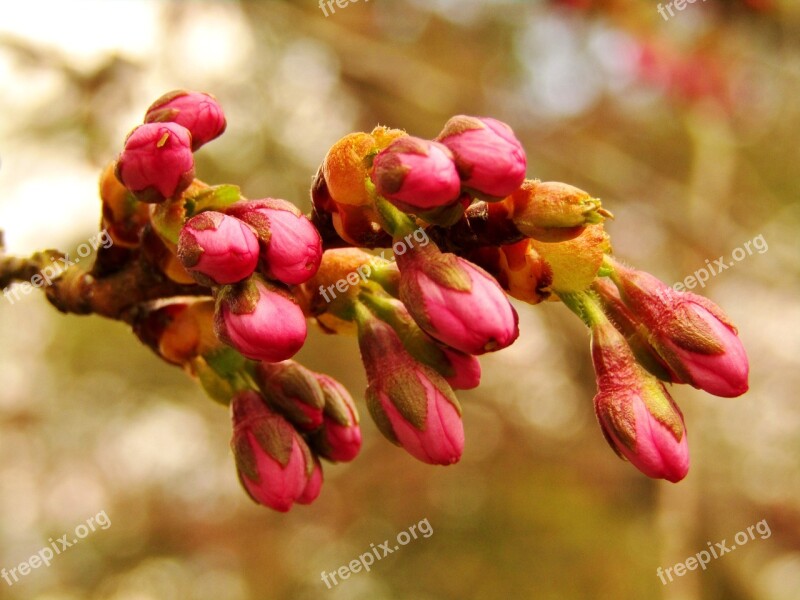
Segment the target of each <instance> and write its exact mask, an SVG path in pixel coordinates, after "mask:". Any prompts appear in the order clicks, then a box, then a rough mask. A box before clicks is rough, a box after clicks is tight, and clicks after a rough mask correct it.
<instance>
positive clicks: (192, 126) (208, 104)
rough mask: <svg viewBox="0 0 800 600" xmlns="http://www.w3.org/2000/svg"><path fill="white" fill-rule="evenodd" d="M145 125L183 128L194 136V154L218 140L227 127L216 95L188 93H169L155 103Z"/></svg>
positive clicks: (184, 91)
mask: <svg viewBox="0 0 800 600" xmlns="http://www.w3.org/2000/svg"><path fill="white" fill-rule="evenodd" d="M144 122H145V123H164V122H171V123H177V124H178V125H183V126H184V127H185V128H186V129H188V130H189V132H190V133H191V134H192V150H193V151H196V150H197V149H198V148H200V146H202V145H203V144H205V143H207V142H210V141H211V140H213V139H215V138H218V137H219V136H220V135H222V134H223V132H224V131H225V127H226V126H227V123H226V122H225V114H224V113H223V112H222V107H221V106H220V105H219V102H217V100H216V98H214V96H212V95H211V94H205V93H201V92H187V91H186V90H176V91H174V92H169V93H167V94H164V95H163V96H161V98H159V99H158V100H156V101H155V102H153V104H151V105H150V108H148V109H147V113H146V114H145V116H144Z"/></svg>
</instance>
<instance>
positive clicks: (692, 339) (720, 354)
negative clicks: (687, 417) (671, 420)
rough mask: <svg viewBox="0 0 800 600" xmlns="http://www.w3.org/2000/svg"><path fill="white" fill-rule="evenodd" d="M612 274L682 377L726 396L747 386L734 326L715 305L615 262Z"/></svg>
mask: <svg viewBox="0 0 800 600" xmlns="http://www.w3.org/2000/svg"><path fill="white" fill-rule="evenodd" d="M611 277H612V279H613V280H614V283H615V284H616V285H617V287H618V288H619V291H620V295H621V297H622V299H623V301H624V302H625V304H626V305H627V306H628V307H629V308H630V309H631V312H633V314H634V315H635V316H636V318H637V319H639V321H641V323H642V325H643V326H644V328H645V329H646V331H647V334H648V339H649V341H650V343H651V344H652V345H653V347H654V348H655V349H656V352H658V354H659V355H660V356H661V358H662V360H663V361H664V362H665V363H666V364H667V366H669V368H670V370H671V371H672V372H673V373H674V374H675V375H676V376H677V378H679V379H680V381H682V382H684V383H688V384H690V385H692V386H694V387H696V388H699V389H701V390H704V391H706V392H708V393H709V394H714V395H715V396H722V397H725V398H733V397H736V396H741V395H742V394H744V393H745V392H746V391H747V390H748V387H749V385H748V376H749V372H750V365H749V362H748V359H747V353H746V352H745V349H744V346H743V345H742V342H741V340H740V339H739V338H738V336H737V331H736V327H734V325H733V323H731V322H730V320H729V319H728V317H727V316H726V315H725V313H723V312H722V309H720V308H719V307H718V306H717V305H716V304H714V303H713V302H711V301H710V300H708V299H706V298H703V297H702V296H698V295H697V294H692V293H689V292H679V291H677V290H675V289H673V288H671V287H670V286H668V285H666V284H665V283H663V282H661V281H659V280H658V279H657V278H655V277H653V276H652V275H650V274H649V273H645V272H644V271H637V270H635V269H629V268H627V267H624V266H623V265H620V264H618V263H615V264H614V270H613V273H612V275H611Z"/></svg>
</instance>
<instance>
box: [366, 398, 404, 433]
mask: <svg viewBox="0 0 800 600" xmlns="http://www.w3.org/2000/svg"><path fill="white" fill-rule="evenodd" d="M366 397H367V398H366V400H367V410H368V411H369V414H370V416H371V417H372V420H373V421H374V422H375V425H376V426H377V428H378V431H380V432H381V433H382V434H383V436H384V437H385V438H386V439H387V440H389V441H390V442H392V443H393V444H394V445H396V446H399V445H400V440H398V439H397V435H395V433H394V428H393V427H392V422H391V421H390V420H389V417H388V416H387V415H386V411H385V410H383V406H382V405H381V400H380V397H379V395H378V392H377V391H375V388H373V387H372V386H371V385H370V386H369V387H368V388H367V393H366Z"/></svg>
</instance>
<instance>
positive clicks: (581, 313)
mask: <svg viewBox="0 0 800 600" xmlns="http://www.w3.org/2000/svg"><path fill="white" fill-rule="evenodd" d="M558 297H559V298H560V299H561V301H562V302H563V303H564V305H565V306H566V307H567V308H569V309H570V310H571V311H572V312H574V313H575V314H576V315H578V317H579V318H580V320H581V321H583V322H584V324H585V325H586V326H587V327H589V328H590V329H593V328H595V327H597V326H598V325H603V324H605V323H608V322H609V321H608V317H606V314H605V312H603V308H602V306H601V305H600V301H599V299H598V298H597V296H596V295H595V293H594V292H574V293H569V294H558Z"/></svg>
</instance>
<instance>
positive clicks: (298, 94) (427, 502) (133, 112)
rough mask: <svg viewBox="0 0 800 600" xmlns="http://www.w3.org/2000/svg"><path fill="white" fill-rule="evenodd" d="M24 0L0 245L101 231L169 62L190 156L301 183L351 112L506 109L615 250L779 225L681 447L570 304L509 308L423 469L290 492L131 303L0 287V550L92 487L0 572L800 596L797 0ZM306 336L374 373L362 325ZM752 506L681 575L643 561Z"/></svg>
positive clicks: (690, 268) (351, 369) (111, 584)
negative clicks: (396, 544) (90, 312)
mask: <svg viewBox="0 0 800 600" xmlns="http://www.w3.org/2000/svg"><path fill="white" fill-rule="evenodd" d="M656 4H657V3H656V2H655V1H653V2H650V1H644V0H605V1H603V0H583V1H579V0H574V1H571V2H566V1H564V2H546V1H544V0H538V1H536V0H532V1H524V0H520V1H517V2H514V1H503V0H493V1H490V0H485V1H477V0H371V1H369V2H366V0H362V1H360V2H354V3H352V4H349V5H346V7H345V8H336V11H335V13H334V14H329V16H327V17H326V16H324V14H323V12H322V11H321V10H320V8H319V7H318V6H317V5H316V4H315V3H314V2H311V1H308V2H306V1H300V2H278V1H261V2H252V3H250V2H235V1H233V0H230V1H219V2H199V1H198V2H157V1H155V0H149V1H123V0H115V1H114V2H109V1H106V0H95V1H78V0H72V1H52V2H41V1H26V2H15V3H5V4H4V5H3V6H2V9H0V227H1V228H2V229H3V230H5V239H6V245H7V251H8V252H9V253H14V254H21V255H22V254H26V253H29V252H32V251H34V250H37V249H41V248H46V247H59V248H61V249H63V250H68V251H73V252H74V250H75V248H77V246H78V245H79V244H81V243H82V242H84V241H86V239H87V238H88V237H89V236H90V235H92V234H93V233H95V232H96V231H97V223H98V220H99V208H100V205H99V200H98V197H97V192H96V181H97V177H98V175H99V172H100V169H101V168H102V167H103V166H104V165H105V164H106V162H107V161H109V160H110V159H111V158H113V157H114V156H115V154H116V153H117V152H118V151H119V149H120V147H121V143H122V140H123V137H124V135H125V134H126V133H127V132H128V131H129V130H130V129H131V128H132V127H133V126H135V125H136V124H137V123H138V122H140V120H141V118H142V115H143V113H144V110H145V108H146V107H147V106H148V105H149V103H150V102H151V101H152V100H154V99H155V98H156V97H158V96H159V95H161V94H162V93H163V92H165V91H168V90H171V89H174V88H181V87H183V88H190V89H200V90H205V91H209V92H212V93H213V94H215V95H216V96H217V97H218V98H219V100H220V101H221V102H222V104H223V106H224V108H225V110H226V112H227V115H228V120H229V127H228V131H227V133H226V134H225V135H224V136H223V137H222V138H221V139H220V140H218V141H215V142H214V143H213V144H210V145H209V146H207V147H206V148H204V149H203V150H202V151H201V152H200V153H199V155H198V161H199V164H198V174H199V176H200V177H202V178H203V179H204V180H206V181H209V182H214V183H222V182H229V183H238V184H239V185H241V186H242V188H243V192H244V194H245V195H247V196H249V197H261V196H266V195H272V196H281V197H285V198H288V199H290V200H292V201H294V202H296V203H297V204H298V205H300V206H301V207H302V208H303V209H307V208H308V187H309V183H310V178H311V175H312V174H313V173H314V171H315V169H316V167H317V166H318V165H319V163H320V161H321V160H322V158H323V156H324V155H325V152H326V150H327V148H328V147H329V146H330V145H331V144H332V143H333V142H335V141H336V140H337V139H338V138H339V137H341V136H342V135H344V134H346V133H349V132H350V131H356V130H369V129H371V128H372V127H373V126H374V125H375V124H378V123H381V124H386V125H391V126H395V127H401V128H405V129H407V130H408V131H409V132H411V133H413V134H416V135H420V136H425V137H432V136H434V135H436V134H437V133H438V131H439V129H440V128H441V126H442V124H443V123H444V122H445V120H446V119H447V118H448V117H449V116H451V115H453V114H458V113H467V114H477V115H487V116H494V117H496V118H500V119H502V120H505V121H507V122H508V123H509V124H511V125H512V127H513V128H514V129H515V130H516V132H517V133H518V135H519V137H520V138H521V139H522V140H523V142H524V144H525V146H526V148H527V151H528V157H529V176H531V177H538V178H541V179H544V180H560V181H565V182H568V183H571V184H574V185H577V186H579V187H582V188H584V189H586V190H588V191H590V192H591V193H592V194H593V195H595V196H599V197H601V198H602V199H603V201H604V203H605V205H606V206H607V207H608V208H609V209H610V210H612V211H613V212H614V213H615V215H616V217H617V219H616V221H614V222H613V223H610V224H609V226H608V229H609V231H610V232H611V234H612V239H613V242H614V247H615V251H616V253H617V254H618V255H619V256H621V257H624V258H625V259H626V260H628V261H629V262H631V263H633V264H635V265H637V266H639V267H641V268H644V269H646V270H649V271H651V272H653V273H654V274H656V275H657V276H659V277H661V278H662V279H664V280H665V281H667V282H670V283H672V282H674V281H679V280H682V279H683V278H684V277H686V276H687V275H690V274H692V273H693V272H694V271H695V270H696V269H698V268H700V267H703V266H704V265H705V261H706V259H710V260H711V261H714V260H715V259H716V258H717V257H719V256H723V255H724V256H726V257H730V256H731V253H732V252H734V251H735V250H736V249H737V248H739V247H742V246H743V245H744V244H745V243H746V242H748V241H750V240H753V239H754V238H756V237H757V236H763V239H764V240H765V241H766V243H767V244H768V250H767V251H764V252H763V253H761V252H755V253H753V254H752V255H748V256H747V257H745V258H744V259H742V260H741V261H740V262H738V263H736V265H735V267H733V268H730V269H728V270H726V271H724V272H722V273H720V274H719V275H718V276H716V277H714V278H712V279H711V280H710V281H709V282H708V285H707V286H706V287H705V289H704V290H702V292H703V293H705V294H707V295H708V296H710V297H711V298H712V299H713V300H715V301H716V302H718V303H719V304H721V305H722V306H723V307H724V308H725V309H726V310H727V311H728V312H729V314H730V315H731V317H732V318H733V320H734V322H735V323H737V325H738V326H739V328H740V333H741V336H742V338H743V340H744V342H745V345H746V347H747V348H748V350H749V353H750V357H751V360H752V375H751V389H750V392H749V393H748V394H746V395H745V396H744V397H742V398H738V399H733V400H731V399H719V398H713V397H711V396H708V395H706V394H703V393H700V392H696V391H695V390H693V389H688V388H686V387H684V386H681V387H680V388H678V389H676V390H675V391H674V395H675V397H676V400H677V401H678V402H679V404H680V405H681V407H682V408H683V410H684V413H685V416H686V422H687V426H688V428H689V436H690V437H689V439H690V446H691V449H692V461H693V465H692V469H691V471H690V474H689V476H688V477H687V478H686V479H685V480H684V481H683V482H681V483H680V484H678V485H672V484H668V483H665V482H661V481H651V480H649V479H647V478H646V477H644V476H643V475H640V474H639V473H638V472H637V471H636V470H635V469H633V468H632V467H631V466H630V465H628V464H626V463H623V462H622V461H620V460H619V459H617V457H616V456H615V455H614V454H613V452H612V451H611V450H610V449H609V448H608V447H607V446H606V443H605V441H604V440H603V438H602V435H601V434H600V431H599V428H598V427H597V425H596V423H595V420H594V415H593V412H592V406H591V399H592V396H593V394H594V382H593V377H592V372H591V367H590V363H589V357H588V353H587V345H588V339H587V335H586V332H585V331H584V330H583V328H582V325H581V324H580V323H579V322H578V321H577V320H576V319H574V318H572V317H571V315H569V314H568V311H566V309H564V307H563V306H561V305H558V304H555V303H547V304H546V305H542V306H536V307H531V306H527V305H518V307H517V308H518V310H519V312H520V320H521V329H522V333H521V337H520V340H519V341H518V342H517V343H516V344H515V345H514V346H513V347H511V348H509V349H507V350H505V351H502V352H500V353H497V354H496V355H492V356H487V357H485V358H484V359H482V364H483V367H484V378H483V384H482V386H481V387H480V388H479V389H478V390H476V391H472V392H468V393H460V394H459V395H460V398H461V400H462V404H463V409H464V420H465V427H466V433H467V448H466V451H465V454H464V457H463V460H462V461H461V463H460V464H458V465H456V466H452V467H448V468H432V467H429V466H426V465H423V464H421V463H418V462H416V461H415V460H413V459H412V458H411V457H409V456H408V455H406V454H405V453H404V452H403V451H401V450H399V449H397V448H395V447H394V446H392V445H391V444H389V443H388V442H386V441H385V440H384V439H383V438H382V437H381V436H380V434H379V432H378V431H377V430H376V429H375V427H374V426H373V425H372V423H371V422H370V421H369V418H368V417H367V415H366V411H362V412H363V414H362V416H363V428H364V433H365V438H366V440H365V447H364V449H363V451H362V453H361V456H360V457H359V458H358V459H357V460H356V461H355V462H353V463H351V464H348V465H338V466H329V467H328V468H326V471H325V474H326V483H325V486H324V489H323V493H322V495H321V497H320V498H319V499H318V501H317V502H316V503H315V504H314V505H312V506H310V507H295V509H293V510H292V511H291V512H290V513H289V514H287V515H281V514H277V513H273V512H271V511H269V510H267V509H264V508H261V507H258V506H256V505H255V504H253V503H252V502H251V501H250V500H249V499H248V498H247V497H246V496H245V495H244V494H243V493H242V492H241V490H240V489H239V485H238V482H237V480H236V476H235V472H234V468H233V461H232V457H231V454H230V451H229V449H228V441H229V435H230V431H229V422H228V415H227V413H226V411H225V410H224V409H223V408H221V407H220V406H219V405H216V404H214V403H213V402H211V401H210V400H208V399H207V398H205V397H204V395H203V393H202V392H201V390H200V389H199V388H198V387H197V386H196V385H195V384H194V383H193V382H192V381H191V380H190V379H189V378H188V377H186V376H185V375H184V374H183V373H181V372H180V371H179V370H177V369H174V368H171V367H169V366H167V365H165V364H162V363H160V362H159V361H158V360H157V359H156V358H155V356H154V355H151V354H150V352H149V351H148V350H147V349H146V348H144V347H142V346H141V345H139V344H138V343H137V342H136V341H135V339H134V337H133V336H132V335H131V333H130V331H128V330H127V329H126V327H125V326H123V325H121V324H119V323H115V322H110V321H106V320H103V319H100V318H97V317H76V316H68V317H65V316H62V315H59V314H57V313H56V312H55V311H54V310H53V309H52V308H51V307H50V306H49V305H48V304H47V303H46V302H45V300H44V298H43V297H41V294H39V295H31V296H26V297H23V298H22V299H21V300H20V301H18V302H16V303H14V304H13V305H12V304H11V303H9V302H8V301H7V300H6V299H5V298H0V332H2V344H1V345H0V567H5V568H7V569H8V568H12V567H15V566H17V565H18V564H19V563H20V562H21V561H23V560H27V559H28V557H30V556H31V555H32V554H34V553H35V552H37V551H38V550H39V549H40V548H41V547H43V546H45V545H47V543H48V542H47V540H48V538H51V537H52V538H56V537H59V536H61V535H62V534H63V533H67V532H72V531H73V529H74V527H75V526H76V525H79V524H80V523H83V522H85V521H86V519H88V518H89V517H92V516H93V515H95V514H97V513H98V512H100V511H103V510H104V511H106V513H107V515H108V517H109V518H110V520H111V523H112V524H111V526H110V527H109V528H108V529H106V530H98V531H97V532H95V533H93V534H91V535H90V536H89V537H87V538H86V539H85V540H83V541H81V542H80V543H79V544H78V545H76V546H74V547H72V548H70V549H69V550H68V551H66V552H65V553H64V554H62V555H61V556H58V557H57V558H55V559H54V561H53V564H52V565H51V566H50V567H48V568H44V567H42V568H39V569H37V570H35V571H33V572H32V573H31V574H29V575H27V576H26V577H24V578H22V579H21V581H20V582H18V583H16V584H14V585H13V586H8V585H7V584H6V583H5V582H4V581H2V580H0V598H2V599H6V598H7V599H9V600H22V599H25V600H28V599H31V598H35V599H42V600H44V599H46V600H82V599H92V600H94V599H111V600H171V599H181V600H182V599H192V600H194V599H197V600H270V599H273V598H274V599H298V600H303V599H317V598H330V599H332V600H339V599H347V600H360V599H364V600H366V599H369V600H372V599H392V600H394V599H397V600H401V599H402V600H406V599H408V600H412V599H413V600H438V599H465V598H470V599H472V598H475V599H481V600H483V599H486V600H494V599H505V598H525V599H527V598H535V599H540V600H549V599H553V600H556V599H558V600H565V599H566V600H569V599H584V598H586V599H609V600H611V599H613V600H627V599H631V600H634V599H635V600H641V599H666V600H679V599H680V600H700V599H703V600H712V599H713V600H797V598H800V591H798V590H800V477H799V476H800V435H798V434H799V433H800V403H799V402H798V391H800V359H799V358H798V357H800V343H799V342H798V337H797V336H798V329H799V326H800V304H798V300H797V299H798V296H800V285H799V284H798V273H799V272H800V265H799V264H798V261H799V260H800V257H799V256H798V241H797V240H798V236H797V230H798V229H799V228H800V210H798V208H799V207H798V195H799V194H800V175H798V163H799V162H800V144H798V142H797V140H798V135H800V104H798V102H797V98H798V97H800V35H798V34H800V5H798V3H797V2H796V1H795V0H783V1H781V0H748V1H744V0H708V1H707V2H702V3H701V2H697V3H694V4H687V5H686V8H685V9H684V10H683V11H680V12H676V13H675V16H674V17H672V18H671V19H669V20H665V19H664V18H662V17H661V16H660V15H659V13H658V12H657V9H656ZM299 358H300V359H301V360H302V361H304V362H305V364H307V365H308V366H309V367H311V368H313V369H315V370H318V371H325V372H329V373H331V374H332V375H334V376H335V377H337V378H339V379H340V380H342V381H344V382H345V383H346V384H347V385H348V386H350V388H351V389H352V390H353V391H354V393H355V394H356V395H357V396H359V397H360V395H361V392H362V390H363V389H364V387H365V380H364V377H363V374H362V371H361V367H360V363H359V361H358V358H357V346H356V343H355V340H354V339H348V338H338V337H329V336H325V335H323V334H322V333H321V332H319V331H316V330H314V331H312V333H311V335H310V339H309V343H308V344H307V346H306V347H305V348H304V349H303V351H302V352H301V354H300V356H299ZM426 518H427V519H428V521H429V523H430V525H431V527H432V528H433V534H432V535H431V537H429V538H427V539H425V538H420V539H418V540H416V541H412V542H411V543H410V544H409V545H407V546H405V547H404V548H403V549H402V550H401V551H399V552H396V553H394V554H393V555H391V556H389V557H386V558H385V559H383V560H382V561H381V562H378V563H376V564H375V565H374V567H373V570H372V571H371V572H370V573H363V572H362V573H359V574H355V575H353V576H351V578H350V579H349V580H347V581H344V582H342V583H341V584H340V585H338V586H337V587H335V588H334V589H332V590H328V589H327V588H326V587H325V585H324V584H323V583H322V581H321V579H320V573H321V572H322V571H333V570H335V569H337V568H338V567H339V566H341V565H345V564H347V563H349V562H350V560H352V559H353V558H355V557H357V556H358V555H359V554H361V553H363V552H366V551H368V550H369V547H370V544H371V543H374V544H376V545H377V544H379V543H381V542H383V541H384V540H385V539H387V538H394V537H395V536H396V534H397V533H398V532H400V531H403V530H404V529H406V528H407V527H409V526H410V525H412V524H415V523H417V522H418V521H420V520H421V519H426ZM763 519H766V520H767V523H768V524H769V527H770V530H771V532H772V535H771V536H770V537H768V538H767V539H761V538H760V537H756V539H755V540H753V541H750V542H749V543H748V544H747V545H745V546H742V547H739V548H737V549H736V550H735V551H734V552H733V553H730V554H727V555H725V556H724V557H723V558H721V559H719V560H715V561H712V562H711V563H710V564H709V566H708V569H707V570H706V571H700V570H698V571H692V572H688V573H687V574H686V575H684V576H683V577H681V578H679V579H677V580H676V581H675V582H673V583H670V584H669V585H667V586H664V585H662V584H661V582H660V580H659V579H658V577H657V576H656V569H657V568H658V567H659V566H660V567H663V568H666V567H668V566H672V565H674V564H675V563H677V562H679V561H683V560H684V559H685V558H686V557H688V556H691V555H693V554H695V553H697V552H699V551H701V550H703V549H706V547H707V542H711V543H714V542H717V541H721V540H723V539H727V540H728V544H729V545H730V544H731V543H732V538H733V537H734V535H735V534H736V533H737V532H739V531H741V530H743V529H745V528H746V527H748V526H751V525H754V524H755V523H757V522H759V521H761V520H763Z"/></svg>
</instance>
